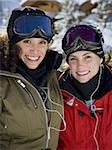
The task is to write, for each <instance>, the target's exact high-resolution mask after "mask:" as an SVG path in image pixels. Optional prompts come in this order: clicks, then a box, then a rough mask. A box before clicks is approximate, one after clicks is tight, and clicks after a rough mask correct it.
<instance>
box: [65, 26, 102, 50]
mask: <svg viewBox="0 0 112 150" xmlns="http://www.w3.org/2000/svg"><path fill="white" fill-rule="evenodd" d="M77 37H80V38H81V39H83V40H85V41H88V42H91V43H97V44H98V43H99V42H100V41H98V40H99V39H98V38H97V36H96V33H95V31H94V30H93V29H92V28H90V27H87V26H85V25H79V26H78V27H72V28H71V29H70V30H68V32H67V33H66V35H65V37H64V38H65V41H66V43H65V47H69V46H71V44H72V43H73V42H74V41H75V40H76V38H77Z"/></svg>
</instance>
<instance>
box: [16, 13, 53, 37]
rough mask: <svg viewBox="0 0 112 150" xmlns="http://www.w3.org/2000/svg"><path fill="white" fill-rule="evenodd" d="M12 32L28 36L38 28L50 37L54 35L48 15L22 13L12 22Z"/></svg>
mask: <svg viewBox="0 0 112 150" xmlns="http://www.w3.org/2000/svg"><path fill="white" fill-rule="evenodd" d="M13 30H14V33H15V34H17V35H18V36H22V37H30V36H31V35H33V34H34V33H36V31H37V30H40V31H41V32H42V33H43V35H44V36H46V37H49V38H52V36H53V35H54V33H53V27H52V20H51V18H49V17H48V16H31V15H23V16H20V17H18V18H17V19H16V20H15V22H14V28H13Z"/></svg>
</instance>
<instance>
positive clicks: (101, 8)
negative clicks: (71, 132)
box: [0, 0, 112, 53]
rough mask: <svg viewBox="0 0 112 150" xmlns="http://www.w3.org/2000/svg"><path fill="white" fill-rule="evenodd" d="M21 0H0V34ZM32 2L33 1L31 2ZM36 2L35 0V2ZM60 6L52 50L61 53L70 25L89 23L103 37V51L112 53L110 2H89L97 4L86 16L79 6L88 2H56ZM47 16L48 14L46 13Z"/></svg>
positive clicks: (111, 5) (111, 13)
mask: <svg viewBox="0 0 112 150" xmlns="http://www.w3.org/2000/svg"><path fill="white" fill-rule="evenodd" d="M22 1H23V0H0V33H2V32H3V31H4V30H5V28H6V25H7V21H8V18H9V16H10V13H11V11H12V9H13V8H15V7H19V6H20V5H21V2H22ZM33 1H34V0H33ZM35 1H36V0H35ZM57 1H58V2H60V3H61V5H62V10H61V12H60V13H58V14H57V15H56V16H55V18H56V19H57V20H58V21H55V30H56V33H57V34H56V35H55V36H54V42H53V44H52V48H53V49H54V50H56V51H59V52H60V53H62V52H63V51H62V48H61V40H62V38H63V35H64V33H65V32H66V31H67V29H68V28H70V27H71V26H72V25H76V24H79V23H90V24H92V25H95V26H98V27H99V28H100V29H101V31H102V33H103V36H104V41H105V44H104V50H105V51H109V52H110V51H111V52H112V0H89V1H90V2H91V3H92V4H96V3H97V7H96V8H94V9H92V10H91V13H89V14H86V13H85V12H83V11H81V10H80V6H81V5H82V4H83V3H84V2H87V1H88V0H57ZM48 14H50V13H49V12H48Z"/></svg>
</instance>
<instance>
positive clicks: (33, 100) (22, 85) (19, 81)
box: [17, 79, 50, 149]
mask: <svg viewBox="0 0 112 150" xmlns="http://www.w3.org/2000/svg"><path fill="white" fill-rule="evenodd" d="M17 83H18V84H19V85H20V86H21V87H22V88H23V89H24V90H25V91H26V92H27V93H28V95H29V96H30V98H31V101H32V104H33V106H34V108H35V109H37V107H38V106H37V103H36V101H35V99H34V97H33V95H32V93H31V92H30V91H29V90H28V89H27V88H26V86H25V84H24V83H23V82H22V81H21V80H20V79H19V80H17ZM36 93H37V94H38V95H39V98H40V100H41V103H42V106H43V108H44V114H45V121H46V129H47V141H46V146H45V149H46V148H48V141H49V137H50V135H49V134H50V130H49V126H48V117H47V113H46V107H45V105H44V103H43V100H42V97H41V95H40V93H39V92H38V91H37V90H36Z"/></svg>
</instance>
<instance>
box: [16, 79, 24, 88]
mask: <svg viewBox="0 0 112 150" xmlns="http://www.w3.org/2000/svg"><path fill="white" fill-rule="evenodd" d="M17 83H19V84H20V85H21V86H22V87H23V88H25V87H26V86H25V84H24V83H23V82H22V81H21V80H17Z"/></svg>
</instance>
